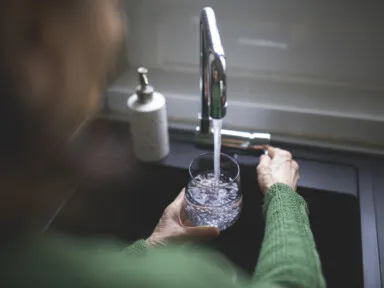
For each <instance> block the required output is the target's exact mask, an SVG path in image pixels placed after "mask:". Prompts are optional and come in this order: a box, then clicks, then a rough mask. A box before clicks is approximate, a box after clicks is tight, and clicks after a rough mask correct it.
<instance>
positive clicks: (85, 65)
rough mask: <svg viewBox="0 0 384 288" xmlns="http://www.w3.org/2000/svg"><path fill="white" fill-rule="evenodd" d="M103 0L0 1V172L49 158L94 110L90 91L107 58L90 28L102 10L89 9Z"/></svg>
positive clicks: (97, 32)
mask: <svg viewBox="0 0 384 288" xmlns="http://www.w3.org/2000/svg"><path fill="white" fill-rule="evenodd" d="M109 2H111V1H107V0H2V1H1V4H0V39H1V42H2V43H3V44H1V45H0V46H1V47H0V133H1V134H0V135H1V139H2V140H1V141H0V167H1V168H2V169H4V168H5V169H7V170H9V168H10V167H14V168H17V169H20V167H21V166H24V167H26V166H29V165H32V166H33V165H36V163H37V162H40V163H41V162H42V159H43V158H44V157H48V158H51V157H52V154H50V153H52V152H53V153H55V150H56V149H58V147H59V146H60V145H61V144H63V143H65V139H66V138H68V136H69V135H70V134H71V133H72V132H73V131H74V129H76V127H77V126H79V125H80V124H81V123H82V121H83V120H84V119H85V118H86V117H88V116H89V114H90V113H92V112H93V111H94V110H95V109H94V108H92V107H91V106H92V105H93V106H97V103H98V97H99V96H96V95H95V94H97V93H98V92H96V90H98V89H100V86H101V85H102V84H103V83H102V82H103V81H104V78H105V76H106V70H107V69H106V68H107V65H108V64H109V62H110V61H111V60H112V58H111V56H112V55H114V52H115V51H114V49H111V47H110V46H111V44H110V43H109V42H110V41H109V39H108V35H106V33H108V31H104V30H105V29H104V27H102V26H98V23H99V22H100V17H101V16H102V13H103V10H102V9H104V8H102V7H100V9H98V8H97V6H100V5H105V3H109ZM63 39H66V40H63ZM80 50H81V51H80ZM76 57H77V58H76ZM47 63H48V64H49V65H47ZM74 66H76V67H74ZM92 85H93V86H92ZM98 85H100V86H99V87H97V86H98ZM91 86H92V87H91ZM91 89H92V91H90V90H91ZM91 96H92V97H91ZM58 145H59V146H58ZM58 150H60V149H58ZM30 168H32V167H29V168H28V170H30Z"/></svg>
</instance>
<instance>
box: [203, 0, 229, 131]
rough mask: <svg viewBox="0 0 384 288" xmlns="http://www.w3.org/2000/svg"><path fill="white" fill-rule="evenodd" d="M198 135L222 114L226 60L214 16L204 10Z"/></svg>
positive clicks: (211, 12) (208, 129) (223, 110)
mask: <svg viewBox="0 0 384 288" xmlns="http://www.w3.org/2000/svg"><path fill="white" fill-rule="evenodd" d="M200 89H201V115H200V132H201V133H209V132H210V118H214V119H222V118H224V117H225V115H226V110H227V98H226V61H225V54H224V49H223V46H222V44H221V39H220V34H219V30H218V28H217V24H216V17H215V13H214V12H213V10H212V8H209V7H207V8H204V9H203V10H202V12H201V16H200Z"/></svg>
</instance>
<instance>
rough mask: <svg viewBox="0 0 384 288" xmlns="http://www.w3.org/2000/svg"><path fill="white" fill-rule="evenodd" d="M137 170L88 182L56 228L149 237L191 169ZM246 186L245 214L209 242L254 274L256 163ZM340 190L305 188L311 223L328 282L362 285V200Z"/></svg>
mask: <svg viewBox="0 0 384 288" xmlns="http://www.w3.org/2000/svg"><path fill="white" fill-rule="evenodd" d="M135 175H136V176H135V177H130V178H129V179H127V180H126V181H120V182H118V183H110V182H109V183H108V182H105V183H98V182H89V183H86V184H83V185H82V186H81V187H80V188H79V191H78V192H77V193H76V194H75V195H74V196H73V198H72V199H71V200H70V201H69V203H68V204H67V205H66V207H64V209H63V211H61V213H60V214H59V215H58V217H57V218H56V220H55V221H54V222H53V224H52V226H51V227H53V228H55V229H63V230H66V231H69V232H71V233H76V234H80V235H103V236H112V237H117V238H120V239H122V240H124V241H134V240H137V239H139V238H144V237H147V236H148V235H149V234H150V233H151V232H152V230H153V229H154V227H155V226H156V224H157V221H158V219H159V218H160V216H161V214H162V213H163V210H164V209H165V207H166V206H167V205H168V204H169V203H171V202H172V201H173V199H174V198H175V197H176V196H177V194H178V193H179V191H180V190H181V189H182V188H183V187H184V186H185V185H186V184H187V183H188V180H189V179H188V172H187V170H186V169H182V168H174V167H166V166H164V165H154V164H153V165H143V164H140V165H139V166H138V168H137V173H136V174H135ZM241 186H242V187H241V188H242V192H243V211H242V214H241V217H240V219H239V220H238V221H237V222H236V223H235V225H234V226H232V227H231V228H230V229H228V230H227V231H224V232H223V233H222V234H221V236H220V237H219V238H218V239H215V240H213V241H211V242H209V243H207V244H208V245H210V246H212V247H213V248H214V249H217V250H219V251H220V252H222V253H223V254H224V255H225V256H226V257H227V258H228V259H229V260H230V261H232V262H233V263H234V264H235V265H236V266H238V267H240V268H242V269H243V270H244V271H246V272H248V273H249V274H251V273H252V272H253V270H254V268H255V265H256V261H257V259H258V254H259V250H260V247H261V243H262V239H263V234H264V219H263V216H262V213H261V206H262V202H263V200H262V196H261V193H260V191H259V190H258V185H257V180H256V174H255V167H254V166H251V165H249V166H247V165H243V166H241ZM336 192H337V191H336ZM336 192H329V191H322V190H315V189H308V188H302V187H300V188H299V193H300V194H301V195H302V196H303V197H304V198H305V199H306V201H307V202H308V205H309V210H310V222H311V226H312V230H313V233H314V236H315V240H316V244H317V247H318V250H319V253H320V257H321V261H322V265H323V270H324V274H325V277H326V279H327V282H328V287H361V286H362V256H361V255H362V248H361V247H362V245H361V236H360V235H361V229H360V213H359V200H358V198H357V197H355V196H352V195H347V194H341V193H336Z"/></svg>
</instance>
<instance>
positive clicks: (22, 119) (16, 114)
mask: <svg viewBox="0 0 384 288" xmlns="http://www.w3.org/2000/svg"><path fill="white" fill-rule="evenodd" d="M120 2H121V1H118V0H2V1H1V2H0V38H1V40H2V44H1V45H0V81H1V82H0V130H1V135H2V141H1V142H0V159H1V161H0V165H1V166H0V167H1V174H0V175H1V176H0V177H1V178H0V191H1V192H0V193H1V194H0V196H1V198H0V225H1V226H0V228H1V229H2V230H1V237H0V239H1V241H2V242H1V244H2V246H1V249H0V253H1V255H0V265H1V267H0V268H1V269H0V271H1V276H0V287H100V288H101V287H109V288H114V287H167V288H172V287H187V288H188V287H191V288H196V287H207V288H208V287H243V286H246V285H250V286H251V287H324V286H325V282H324V279H323V276H322V272H321V264H320V261H319V256H318V253H317V251H316V248H315V244H314V240H313V236H312V233H311V230H310V227H309V222H308V215H307V214H308V211H307V206H306V203H305V201H304V200H303V199H302V198H301V197H300V196H299V195H298V194H296V193H295V189H296V186H297V181H298V178H299V174H298V165H297V163H296V162H295V161H293V160H292V157H291V155H290V154H289V153H288V152H286V151H283V150H280V149H274V148H269V156H265V155H264V156H262V157H261V161H260V165H259V166H258V179H259V185H260V188H261V190H262V191H263V193H264V194H265V203H264V206H263V212H264V215H265V218H266V232H265V237H264V242H263V246H262V248H261V253H260V257H259V262H258V265H257V269H256V272H255V275H254V278H253V280H252V281H251V283H248V281H246V280H245V279H239V280H238V281H237V282H236V283H233V282H232V281H231V279H230V277H229V276H228V275H226V273H224V272H223V271H222V270H221V269H220V268H218V267H217V266H216V264H215V262H212V261H211V260H210V258H209V257H208V256H207V255H206V251H203V250H199V249H196V248H195V249H193V250H189V251H187V250H186V248H180V247H177V246H176V244H175V243H180V242H182V241H184V240H190V239H191V238H196V237H198V238H201V237H203V238H209V237H215V236H218V234H219V232H218V230H217V229H216V228H213V227H187V226H185V225H184V224H183V222H182V219H183V213H182V211H183V192H182V193H181V194H180V195H179V196H178V197H177V199H176V200H175V201H174V202H173V203H172V204H171V205H170V206H169V207H168V208H167V209H166V210H165V212H164V214H163V216H162V218H161V219H160V221H159V224H158V226H157V227H156V229H155V231H154V232H153V234H152V235H151V236H150V237H149V238H148V239H147V240H146V241H144V240H142V241H138V242H136V243H135V244H133V245H132V246H130V247H128V248H126V249H124V251H123V252H122V251H121V249H120V248H119V247H117V246H116V245H112V244H108V243H103V245H100V243H90V242H84V241H83V242H80V241H79V240H74V239H71V238H70V237H65V236H63V235H60V236H59V235H48V234H45V235H43V236H33V230H32V229H31V225H30V223H31V219H33V215H34V212H35V211H34V209H35V208H36V207H38V205H39V202H40V201H41V199H40V198H41V196H40V191H42V190H44V189H49V187H50V186H49V184H50V181H51V180H52V179H51V177H49V176H48V175H55V173H54V172H55V171H56V172H57V171H60V170H57V169H56V168H57V167H58V168H60V166H61V165H63V159H65V151H66V143H67V141H68V139H69V138H70V137H71V136H72V135H73V134H74V133H75V131H76V130H77V129H78V128H79V126H81V125H82V124H83V123H84V122H85V121H86V120H88V119H90V118H91V116H92V115H93V114H94V113H95V112H96V111H97V108H98V106H99V102H100V95H101V93H102V86H103V83H104V80H105V77H106V71H107V70H108V67H109V65H110V63H111V61H112V60H113V58H114V55H115V54H116V50H117V47H118V46H119V44H120V43H121V41H122V39H123V34H124V29H123V27H124V18H123V15H122V13H121V12H120V11H122V10H121V7H120V5H121V3H120ZM52 177H53V176H52ZM47 187H48V188H47ZM255 209H258V207H255ZM32 228H33V227H32ZM164 246H169V247H164ZM171 246H172V247H171Z"/></svg>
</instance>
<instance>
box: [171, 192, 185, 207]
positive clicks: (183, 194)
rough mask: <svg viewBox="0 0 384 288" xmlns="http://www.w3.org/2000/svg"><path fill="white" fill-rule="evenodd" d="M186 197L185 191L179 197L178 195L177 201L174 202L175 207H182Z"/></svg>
mask: <svg viewBox="0 0 384 288" xmlns="http://www.w3.org/2000/svg"><path fill="white" fill-rule="evenodd" d="M184 197H185V189H183V190H181V192H180V193H179V195H177V197H176V199H175V200H173V202H172V204H173V205H178V206H179V205H182V204H183V203H184Z"/></svg>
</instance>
